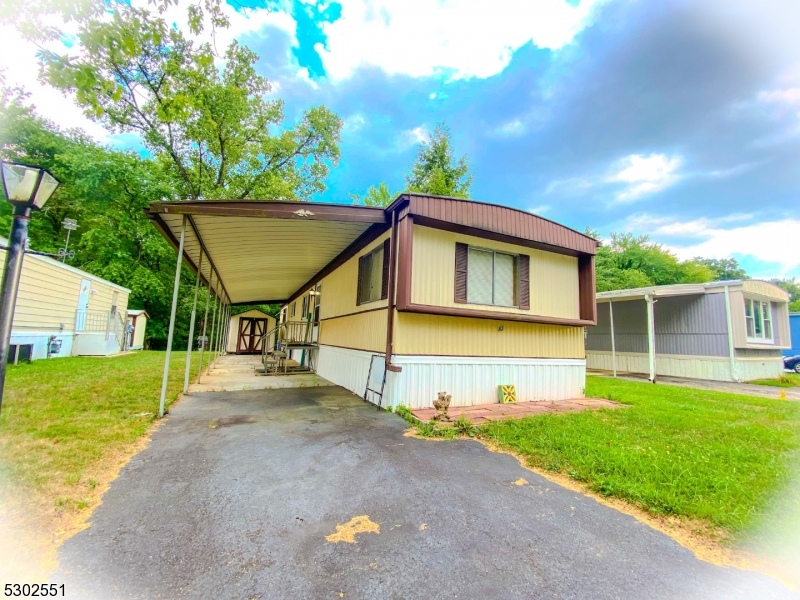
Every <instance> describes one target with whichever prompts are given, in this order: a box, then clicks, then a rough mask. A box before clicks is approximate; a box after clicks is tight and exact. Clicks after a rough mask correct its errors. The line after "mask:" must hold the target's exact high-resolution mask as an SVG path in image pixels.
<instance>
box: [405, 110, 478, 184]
mask: <svg viewBox="0 0 800 600" xmlns="http://www.w3.org/2000/svg"><path fill="white" fill-rule="evenodd" d="M450 137H451V136H450V129H449V128H448V127H447V125H446V124H445V123H444V121H442V122H441V123H439V124H438V125H436V129H434V131H433V134H432V135H431V137H430V140H429V141H427V142H422V143H421V144H420V146H419V150H418V152H417V160H416V162H415V163H414V165H413V166H412V167H411V172H410V173H409V174H407V175H406V187H407V189H408V191H409V192H418V193H422V194H434V195H437V196H451V197H454V198H469V190H470V187H471V186H472V175H471V174H470V172H469V169H470V167H469V162H468V161H467V156H466V155H464V156H462V157H461V158H459V159H458V161H455V160H454V157H453V147H452V141H451V139H450Z"/></svg>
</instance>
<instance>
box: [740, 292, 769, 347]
mask: <svg viewBox="0 0 800 600" xmlns="http://www.w3.org/2000/svg"><path fill="white" fill-rule="evenodd" d="M744 309H745V310H744V320H745V323H746V325H747V339H748V340H750V341H753V342H771V341H772V308H771V307H770V304H769V302H761V301H760V300H753V299H752V298H745V300H744Z"/></svg>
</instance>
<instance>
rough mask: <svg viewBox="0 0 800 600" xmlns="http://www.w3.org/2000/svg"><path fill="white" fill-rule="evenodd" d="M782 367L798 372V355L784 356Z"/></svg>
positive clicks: (799, 361) (799, 368)
mask: <svg viewBox="0 0 800 600" xmlns="http://www.w3.org/2000/svg"><path fill="white" fill-rule="evenodd" d="M783 368H784V369H786V370H788V371H794V372H795V373H800V355H798V356H784V357H783Z"/></svg>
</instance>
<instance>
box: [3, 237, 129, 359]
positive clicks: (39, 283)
mask: <svg viewBox="0 0 800 600" xmlns="http://www.w3.org/2000/svg"><path fill="white" fill-rule="evenodd" d="M7 244H8V242H7V240H6V239H4V238H0V274H2V271H3V269H4V268H5V254H6V251H5V248H6V247H7ZM129 294H130V290H129V289H127V288H124V287H122V286H119V285H116V284H114V283H111V282H110V281H106V280H105V279H101V278H100V277H96V276H94V275H91V274H89V273H86V272H85V271H81V270H80V269H76V268H75V267H71V266H69V265H66V264H64V263H62V262H60V261H58V260H55V259H54V258H51V257H49V256H41V255H36V254H30V253H26V254H25V258H24V260H23V263H22V275H21V277H20V284H19V293H18V295H17V303H16V307H15V310H14V323H13V326H12V330H11V356H10V362H17V361H18V360H22V359H31V360H32V359H39V358H50V357H57V356H86V355H93V356H105V355H108V354H115V353H117V352H120V350H121V349H122V347H123V345H124V335H125V334H124V331H125V323H124V316H125V314H126V310H125V309H126V307H127V305H128V295H129Z"/></svg>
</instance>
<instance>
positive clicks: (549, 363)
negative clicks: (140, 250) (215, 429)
mask: <svg viewBox="0 0 800 600" xmlns="http://www.w3.org/2000/svg"><path fill="white" fill-rule="evenodd" d="M148 215H149V216H150V218H151V219H152V220H153V222H154V224H155V225H156V227H157V228H158V229H159V230H160V231H161V232H162V234H163V235H164V236H165V238H166V239H167V240H169V241H170V243H172V244H173V246H174V247H176V248H183V253H182V260H184V261H185V262H186V263H187V264H188V265H189V267H190V268H191V269H192V270H193V271H195V272H198V271H200V274H199V275H198V276H199V278H200V280H201V281H202V282H203V285H207V286H209V287H210V289H211V291H212V293H213V294H214V296H216V297H217V298H220V300H221V301H223V302H224V303H226V304H232V305H252V304H280V305H282V307H283V308H282V324H281V328H280V329H279V331H281V332H285V338H284V339H285V340H294V341H296V342H297V344H298V345H300V346H301V347H302V349H301V350H300V349H295V348H297V346H294V347H293V346H292V345H291V344H287V345H284V346H283V348H284V349H286V350H289V351H291V352H292V356H291V357H292V358H294V359H295V360H297V361H298V362H301V361H302V360H303V359H304V358H305V359H306V360H307V361H308V362H307V363H306V364H307V366H308V367H310V368H311V369H312V370H315V371H316V372H317V373H318V374H319V375H321V376H322V377H324V378H326V379H328V380H329V381H331V382H333V383H336V384H339V385H342V386H344V387H346V388H348V389H350V390H352V391H353V392H355V393H356V394H359V395H362V396H366V397H367V399H369V400H371V401H373V402H375V403H380V404H381V405H382V406H387V405H388V406H397V405H400V404H403V405H406V406H409V407H427V406H432V404H433V401H434V400H435V399H436V397H437V393H438V392H442V391H446V392H447V393H448V394H451V395H452V402H453V405H456V406H458V405H473V404H484V403H491V402H497V401H498V386H499V385H515V386H516V390H517V397H518V398H519V400H521V401H524V400H559V399H565V398H575V397H580V396H582V395H583V389H584V385H585V370H586V361H585V354H584V341H583V340H584V327H585V326H587V325H594V324H595V309H596V305H595V279H594V255H595V252H596V250H597V246H598V243H597V242H596V241H595V240H594V239H592V238H591V237H588V236H586V235H583V234H581V233H579V232H577V231H574V230H572V229H569V228H567V227H564V226H562V225H559V224H557V223H554V222H552V221H549V220H547V219H543V218H542V217H539V216H537V215H534V214H531V213H529V212H526V211H521V210H517V209H513V208H508V207H504V206H498V205H494V204H487V203H484V202H475V201H470V200H462V199H453V198H442V197H433V196H424V195H417V194H402V195H401V196H399V197H398V198H397V200H395V202H393V203H392V204H391V205H390V206H389V207H387V208H385V209H383V208H376V207H364V206H353V205H343V204H338V205H334V204H322V203H299V204H298V203H292V202H270V201H246V202H240V201H236V202H233V201H232V202H226V201H209V200H205V201H203V202H155V203H153V204H151V205H150V209H149V211H148ZM267 327H269V325H267ZM235 331H236V333H238V329H236V330H235ZM231 333H233V330H231ZM234 337H236V336H234V335H231V336H230V338H229V339H233V338H234ZM267 342H268V346H269V347H268V348H267V349H266V350H267V351H270V350H273V349H274V348H273V346H274V344H275V342H274V340H267ZM306 353H307V354H306ZM297 354H299V356H297ZM368 378H369V380H370V384H369V388H370V390H375V391H374V392H369V393H365V392H366V388H367V380H368Z"/></svg>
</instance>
